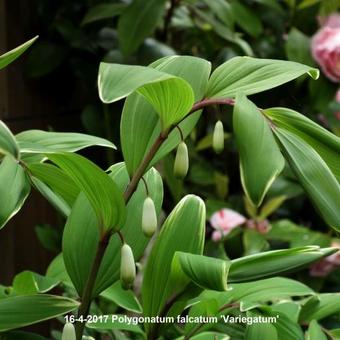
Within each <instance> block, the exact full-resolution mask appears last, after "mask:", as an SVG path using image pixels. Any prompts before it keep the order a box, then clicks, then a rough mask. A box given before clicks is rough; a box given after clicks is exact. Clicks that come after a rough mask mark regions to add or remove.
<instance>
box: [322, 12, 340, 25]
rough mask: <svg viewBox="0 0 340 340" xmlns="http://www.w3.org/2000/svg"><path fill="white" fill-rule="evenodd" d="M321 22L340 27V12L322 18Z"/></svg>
mask: <svg viewBox="0 0 340 340" xmlns="http://www.w3.org/2000/svg"><path fill="white" fill-rule="evenodd" d="M319 21H320V24H321V25H322V26H327V27H331V28H338V27H340V14H339V13H333V14H331V15H330V16H328V17H323V18H320V20H319Z"/></svg>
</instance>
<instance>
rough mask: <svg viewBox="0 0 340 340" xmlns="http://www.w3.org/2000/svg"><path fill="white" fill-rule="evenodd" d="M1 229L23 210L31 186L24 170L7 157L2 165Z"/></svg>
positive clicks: (0, 174) (0, 175)
mask: <svg viewBox="0 0 340 340" xmlns="http://www.w3.org/2000/svg"><path fill="white" fill-rule="evenodd" d="M0 183H1V186H0V197H1V205H0V229H1V228H2V227H3V226H4V225H5V224H6V223H7V222H8V221H9V220H10V219H11V218H12V217H13V216H14V215H15V214H16V213H17V212H18V211H19V210H20V209H21V207H22V205H23V204H24V202H25V200H26V198H27V196H28V194H29V192H30V185H29V182H28V179H27V176H26V174H25V171H24V170H23V168H22V167H21V166H20V165H19V164H18V163H17V161H16V160H15V159H14V158H13V157H12V156H5V157H4V158H3V160H2V163H1V165H0Z"/></svg>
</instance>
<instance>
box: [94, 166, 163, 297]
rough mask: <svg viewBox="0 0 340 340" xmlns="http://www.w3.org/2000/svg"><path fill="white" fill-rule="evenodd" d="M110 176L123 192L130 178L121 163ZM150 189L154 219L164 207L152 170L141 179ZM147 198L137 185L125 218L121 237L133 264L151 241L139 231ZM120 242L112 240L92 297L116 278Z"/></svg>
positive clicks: (142, 187)
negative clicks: (133, 260) (126, 245)
mask: <svg viewBox="0 0 340 340" xmlns="http://www.w3.org/2000/svg"><path fill="white" fill-rule="evenodd" d="M110 176H111V177H112V178H113V179H114V180H115V182H116V183H117V184H118V185H119V187H120V189H121V191H122V192H124V190H125V189H126V187H127V185H128V183H129V176H128V173H127V171H126V168H125V164H124V163H118V164H115V165H114V166H113V167H111V174H110ZM143 177H144V179H145V181H146V183H147V186H148V189H149V197H151V199H152V200H153V202H154V203H155V209H156V214H157V216H158V215H159V213H160V211H161V207H162V203H163V182H162V178H161V176H160V174H159V173H158V171H157V170H156V169H154V168H151V169H150V170H149V171H148V172H147V173H146V174H145V175H144V176H143ZM146 197H147V194H146V190H145V185H144V183H142V182H141V181H140V183H139V184H138V188H137V190H136V191H135V192H134V194H133V196H132V197H131V199H130V201H129V203H128V204H127V214H126V215H127V216H126V221H125V223H124V226H123V228H122V229H121V233H122V234H123V236H124V239H125V241H126V243H127V244H128V245H129V246H130V247H131V248H132V251H133V255H134V258H135V260H138V259H140V258H141V256H142V255H143V253H144V250H145V248H146V246H147V245H148V243H149V241H150V239H149V238H148V237H146V236H145V235H144V233H143V229H142V214H143V203H144V200H145V198H146ZM120 248H121V242H120V240H119V239H118V237H116V238H112V239H111V243H110V246H109V247H108V249H107V251H106V254H105V256H104V259H103V261H102V264H101V266H100V268H99V273H98V277H97V281H96V287H95V294H99V293H100V292H101V291H102V290H103V289H105V288H107V287H108V283H110V282H111V283H113V282H115V281H116V280H117V279H118V278H119V265H120Z"/></svg>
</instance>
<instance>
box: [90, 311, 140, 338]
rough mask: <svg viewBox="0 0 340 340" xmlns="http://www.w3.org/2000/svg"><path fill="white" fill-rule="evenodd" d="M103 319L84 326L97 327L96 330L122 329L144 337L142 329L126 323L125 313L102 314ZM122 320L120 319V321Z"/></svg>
mask: <svg viewBox="0 0 340 340" xmlns="http://www.w3.org/2000/svg"><path fill="white" fill-rule="evenodd" d="M103 317H104V319H103V320H100V319H99V321H98V322H89V323H87V324H86V327H88V328H91V329H97V330H110V331H111V330H114V329H118V330H123V331H127V332H132V333H137V334H141V335H142V336H143V338H145V334H144V332H143V331H142V329H141V328H140V327H139V326H138V325H135V324H133V323H128V322H127V321H125V318H126V315H124V314H114V315H107V318H106V316H105V315H104V316H103ZM120 320H122V321H120Z"/></svg>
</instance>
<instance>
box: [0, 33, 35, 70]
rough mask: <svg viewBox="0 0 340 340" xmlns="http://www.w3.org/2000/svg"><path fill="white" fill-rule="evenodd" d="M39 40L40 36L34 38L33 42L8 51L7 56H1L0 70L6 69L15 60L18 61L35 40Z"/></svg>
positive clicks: (27, 42) (30, 41) (29, 41)
mask: <svg viewBox="0 0 340 340" xmlns="http://www.w3.org/2000/svg"><path fill="white" fill-rule="evenodd" d="M37 39H38V36H36V37H34V38H33V39H31V40H28V41H26V42H25V43H23V44H22V45H20V46H18V47H16V48H15V49H13V50H11V51H8V52H7V53H5V54H2V55H0V70H1V69H2V68H4V67H6V66H7V65H8V64H10V63H12V62H13V61H14V60H15V59H17V58H18V57H19V56H20V55H21V54H22V53H24V52H25V51H26V50H27V49H28V48H29V47H30V46H31V45H32V44H33V43H34V41H35V40H37Z"/></svg>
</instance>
